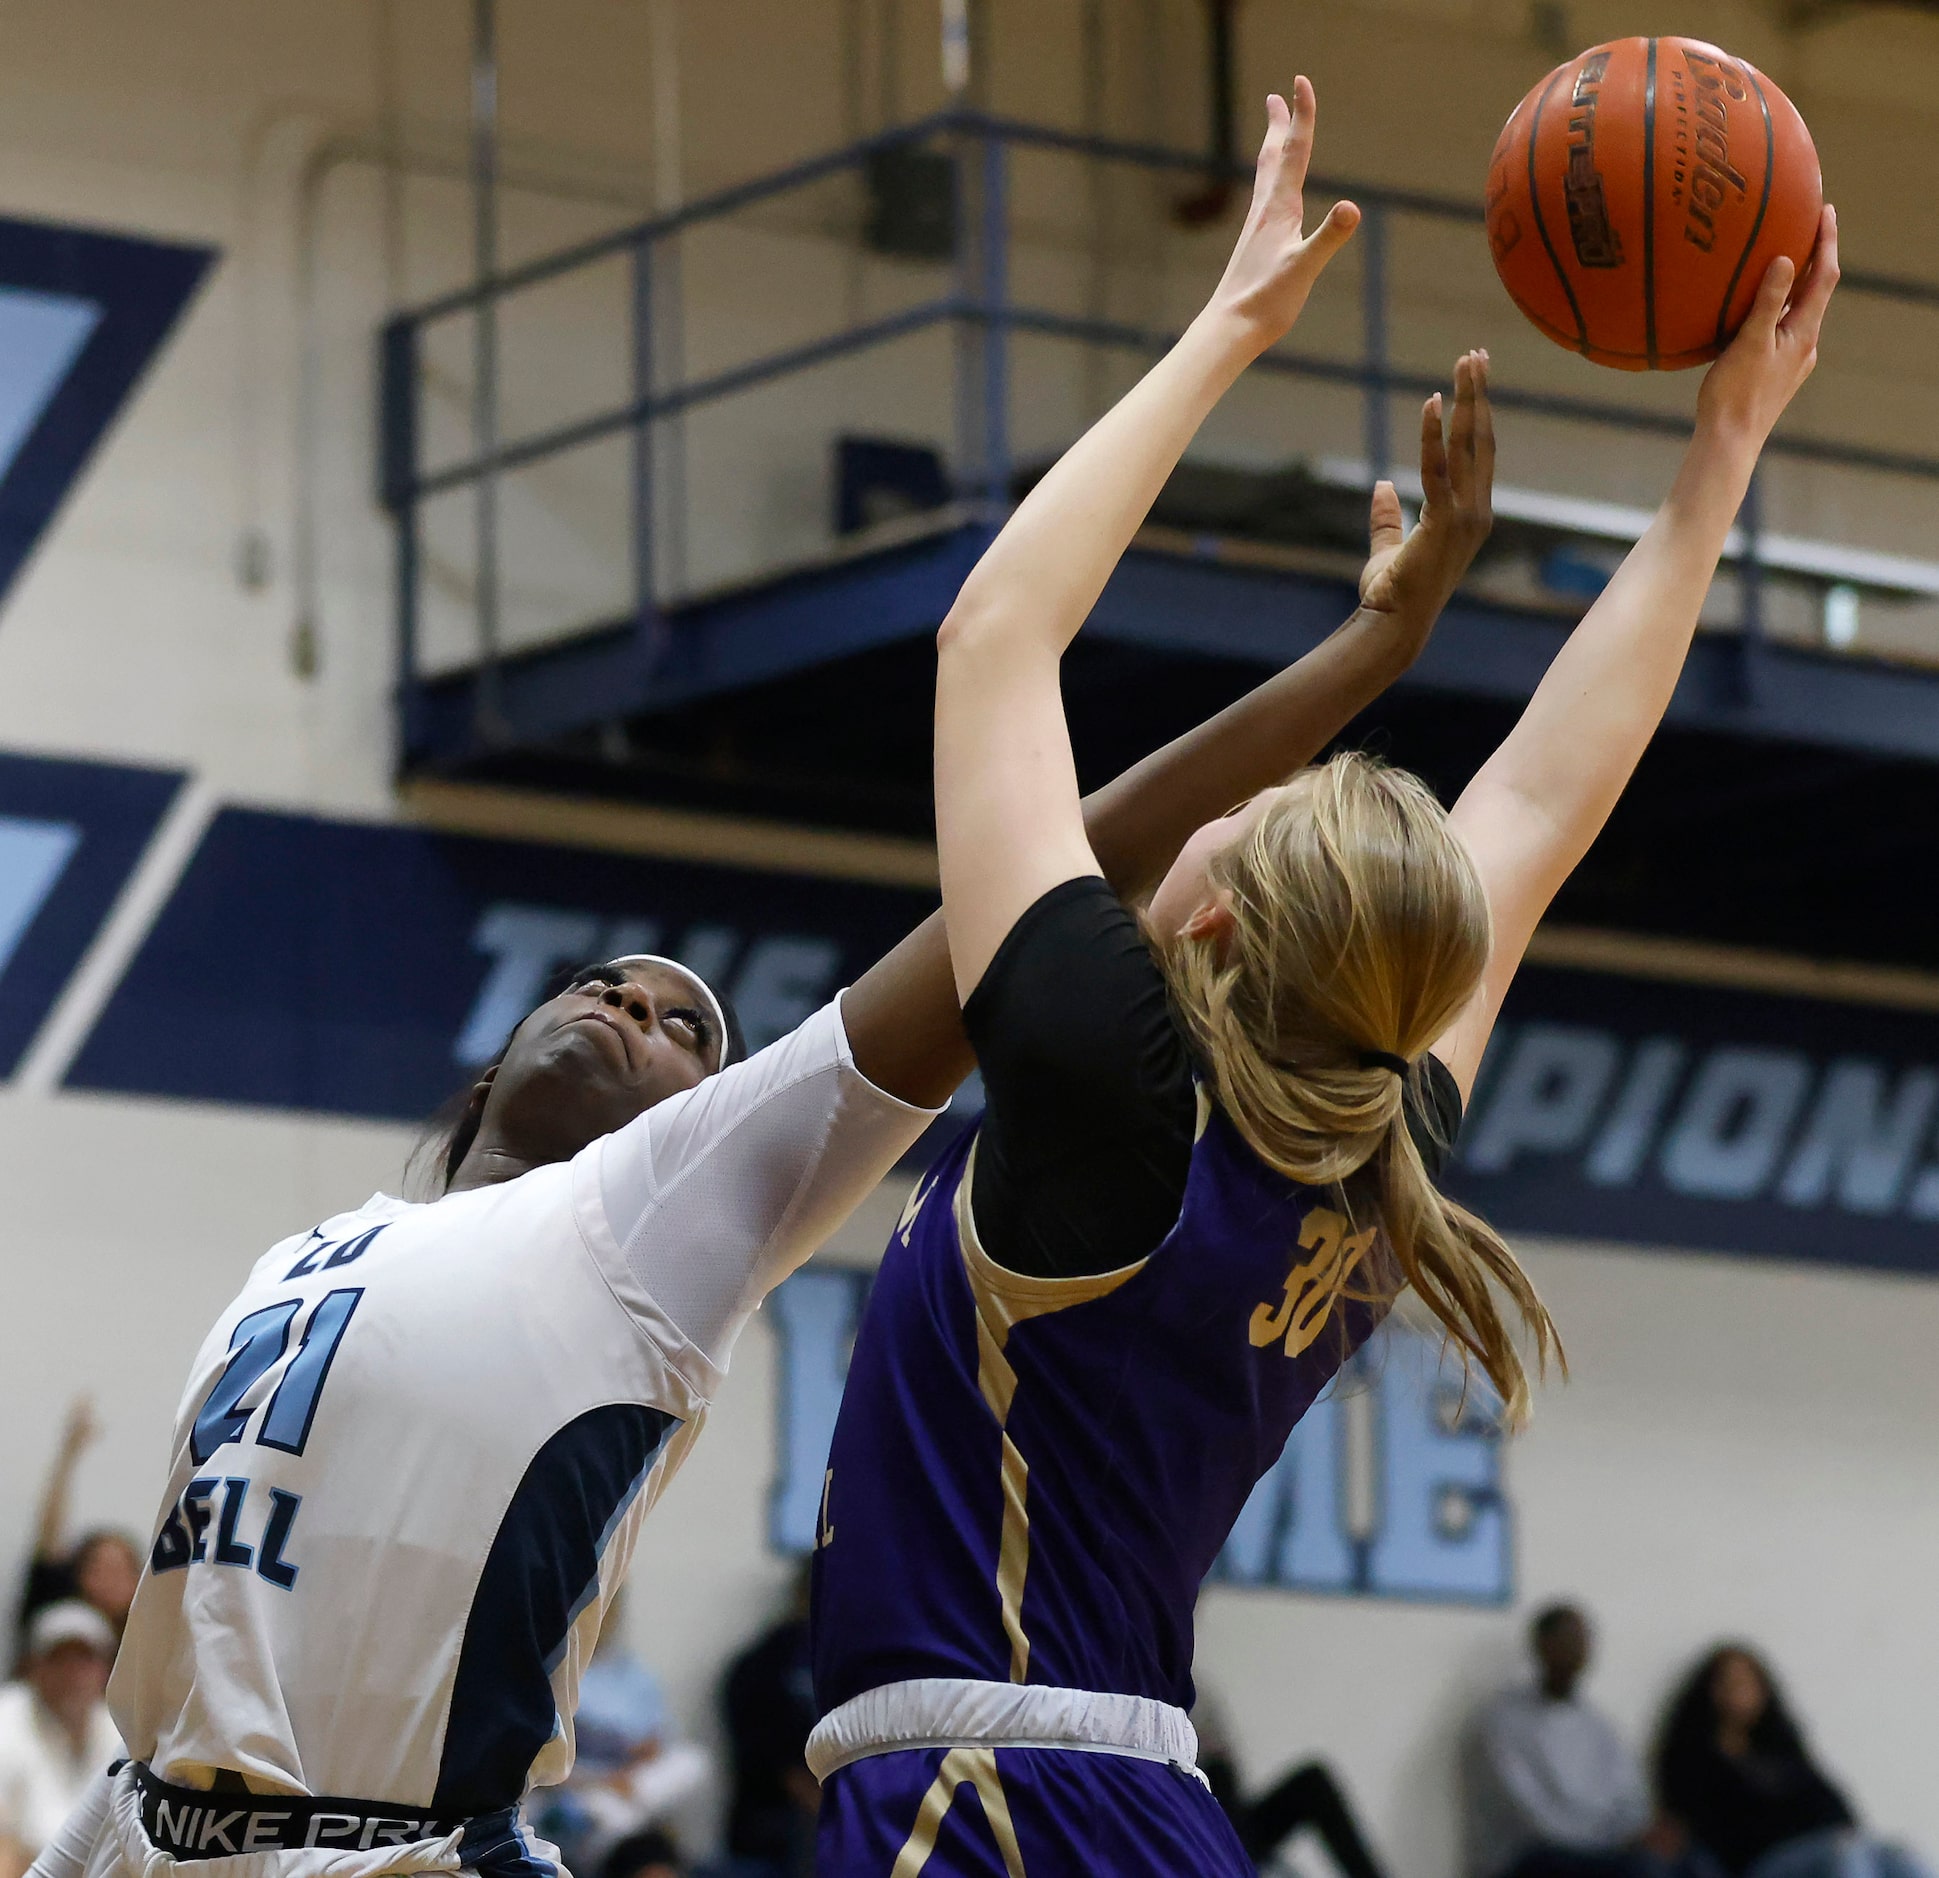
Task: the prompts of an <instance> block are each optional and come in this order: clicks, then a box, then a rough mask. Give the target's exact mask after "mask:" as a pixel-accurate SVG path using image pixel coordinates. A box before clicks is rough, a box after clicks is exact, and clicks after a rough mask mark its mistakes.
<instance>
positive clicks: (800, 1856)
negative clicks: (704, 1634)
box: [722, 1565, 821, 1878]
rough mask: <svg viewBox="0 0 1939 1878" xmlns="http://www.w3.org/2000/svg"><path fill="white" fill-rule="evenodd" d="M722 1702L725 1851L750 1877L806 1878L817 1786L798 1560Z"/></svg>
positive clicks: (730, 1674)
mask: <svg viewBox="0 0 1939 1878" xmlns="http://www.w3.org/2000/svg"><path fill="white" fill-rule="evenodd" d="M722 1708H723V1709H724V1710H725V1719H726V1723H727V1739H728V1744H729V1747H730V1748H731V1750H732V1753H733V1766H734V1790H733V1794H732V1796H731V1798H730V1799H729V1801H728V1807H727V1849H728V1851H729V1852H731V1853H733V1854H734V1855H735V1856H736V1857H738V1858H741V1859H744V1860H746V1861H748V1866H749V1872H750V1878H752V1874H753V1873H755V1872H759V1873H761V1874H762V1875H763V1878H767V1875H768V1874H772V1878H808V1874H810V1873H812V1872H813V1870H814V1867H815V1819H816V1816H817V1814H818V1813H819V1812H820V1810H821V1788H820V1786H819V1785H818V1784H817V1783H816V1780H815V1777H814V1775H813V1774H811V1773H810V1772H809V1771H808V1762H807V1759H806V1758H805V1750H806V1748H807V1745H808V1732H809V1730H810V1729H812V1728H813V1727H814V1725H815V1690H814V1679H813V1677H812V1676H811V1674H810V1673H809V1668H808V1571H807V1567H806V1566H805V1565H804V1566H803V1567H802V1570H801V1573H800V1575H799V1576H798V1577H797V1578H796V1580H795V1585H794V1593H793V1596H792V1597H791V1598H790V1599H789V1603H788V1610H787V1614H786V1615H785V1616H784V1617H783V1618H782V1619H781V1621H780V1622H779V1623H778V1624H776V1625H774V1627H773V1628H772V1629H770V1630H767V1631H765V1632H763V1633H762V1635H761V1636H760V1637H758V1638H756V1640H755V1641H754V1643H753V1644H752V1645H751V1646H750V1647H749V1648H748V1649H747V1650H746V1651H745V1652H744V1653H743V1654H742V1655H740V1656H738V1657H736V1658H735V1659H734V1661H733V1663H732V1664H730V1665H729V1667H728V1671H727V1681H726V1684H725V1687H724V1688H723V1691H722Z"/></svg>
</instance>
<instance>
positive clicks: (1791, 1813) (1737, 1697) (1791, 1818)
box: [1656, 1643, 1927, 1878]
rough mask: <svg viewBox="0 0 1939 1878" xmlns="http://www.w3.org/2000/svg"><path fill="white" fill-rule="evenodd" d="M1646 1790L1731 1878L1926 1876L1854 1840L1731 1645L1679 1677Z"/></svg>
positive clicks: (1746, 1660) (1754, 1667) (1765, 1684)
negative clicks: (1650, 1788) (1651, 1784)
mask: <svg viewBox="0 0 1939 1878" xmlns="http://www.w3.org/2000/svg"><path fill="white" fill-rule="evenodd" d="M1656 1782H1657V1797H1658V1799H1659V1800H1660V1801H1661V1803H1662V1806H1663V1810H1664V1811H1665V1813H1667V1814H1668V1815H1669V1816H1670V1817H1671V1818H1672V1819H1673V1820H1674V1821H1675V1822H1676V1823H1677V1824H1678V1825H1679V1826H1681V1827H1682V1828H1683V1829H1684V1830H1685V1831H1687V1832H1688V1833H1689V1835H1690V1836H1691V1838H1692V1839H1693V1840H1695V1841H1696V1842H1697V1843H1698V1844H1699V1845H1701V1846H1703V1847H1705V1848H1707V1850H1708V1851H1709V1852H1710V1853H1711V1854H1712V1855H1713V1856H1714V1857H1715V1858H1716V1859H1717V1861H1718V1863H1719V1864H1721V1865H1722V1866H1723V1868H1724V1869H1725V1871H1727V1872H1728V1873H1730V1875H1731V1878H1745V1875H1746V1874H1749V1875H1750V1878H1927V1868H1926V1867H1925V1865H1924V1864H1923V1863H1922V1862H1921V1861H1920V1860H1919V1858H1918V1857H1917V1856H1916V1855H1915V1854H1913V1853H1911V1852H1909V1851H1907V1850H1906V1849H1905V1848H1903V1847H1902V1846H1896V1845H1888V1844H1885V1843H1883V1842H1881V1841H1879V1840H1877V1839H1874V1838H1872V1837H1870V1836H1869V1835H1868V1834H1866V1833H1864V1832H1863V1831H1861V1830H1860V1828H1859V1826H1858V1822H1857V1819H1856V1817H1855V1816H1854V1815H1853V1813H1852V1809H1851V1805H1850V1803H1849V1802H1848V1801H1847V1800H1846V1798H1845V1796H1844V1795H1843V1794H1842V1793H1841V1792H1839V1790H1838V1789H1837V1788H1836V1787H1835V1786H1834V1785H1833V1784H1832V1783H1831V1781H1830V1780H1828V1779H1827V1778H1826V1777H1825V1775H1824V1773H1823V1772H1822V1771H1821V1770H1820V1769H1819V1767H1818V1766H1817V1764H1816V1763H1815V1762H1814V1761H1813V1760H1812V1758H1811V1754H1810V1751H1809V1749H1807V1748H1806V1746H1805V1744H1804V1736H1803V1734H1802V1732H1801V1731H1800V1730H1799V1728H1798V1725H1797V1723H1796V1722H1795V1721H1793V1720H1792V1718H1791V1713H1790V1710H1789V1709H1788V1708H1787V1707H1786V1706H1785V1703H1784V1698H1783V1696H1782V1694H1781V1693H1780V1692H1779V1690H1778V1687H1777V1683H1776V1680H1775V1679H1774V1678H1773V1676H1772V1675H1771V1672H1770V1670H1769V1669H1768V1668H1766V1667H1765V1665H1764V1663H1763V1662H1762V1661H1761V1660H1760V1659H1759V1658H1758V1657H1757V1656H1756V1655H1755V1654H1754V1653H1753V1652H1752V1651H1750V1650H1748V1649H1746V1648H1745V1647H1744V1646H1743V1645H1742V1644H1734V1643H1728V1644H1723V1645H1720V1646H1719V1647H1718V1648H1716V1649H1714V1650H1712V1651H1711V1652H1710V1654H1709V1655H1708V1656H1706V1657H1705V1658H1704V1659H1703V1661H1702V1662H1700V1663H1699V1664H1698V1665H1697V1666H1696V1668H1695V1669H1693V1670H1692V1671H1691V1672H1690V1674H1689V1676H1688V1677H1686V1678H1685V1680H1684V1683H1683V1686H1682V1688H1681V1689H1680V1690H1679V1691H1678V1692H1677V1694H1676V1697H1675V1698H1674V1700H1673V1701H1672V1702H1671V1704H1670V1709H1669V1714H1668V1716H1667V1718H1666V1720H1665V1722H1664V1726H1663V1736H1662V1741H1661V1743H1660V1745H1659V1746H1658V1749H1657V1756H1656Z"/></svg>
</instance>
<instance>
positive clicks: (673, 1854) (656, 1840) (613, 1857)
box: [599, 1827, 684, 1878]
mask: <svg viewBox="0 0 1939 1878" xmlns="http://www.w3.org/2000/svg"><path fill="white" fill-rule="evenodd" d="M652 1865H671V1866H672V1867H673V1868H674V1869H675V1870H676V1871H679V1870H682V1869H684V1868H683V1867H682V1866H681V1864H680V1848H679V1847H678V1846H676V1845H675V1844H674V1843H673V1841H672V1840H671V1839H669V1838H668V1837H667V1835H666V1834H665V1833H663V1832H661V1831H659V1830H657V1829H656V1828H653V1827H649V1828H648V1829H647V1830H646V1831H645V1832H635V1833H629V1834H628V1835H627V1836H626V1837H625V1838H624V1839H622V1840H621V1841H620V1842H619V1843H618V1844H617V1845H616V1846H614V1847H613V1849H612V1850H611V1851H610V1852H608V1853H607V1854H606V1862H605V1863H604V1864H603V1865H602V1866H601V1867H600V1868H599V1878H633V1874H634V1873H635V1872H639V1871H643V1870H645V1869H646V1868H647V1867H648V1866H652Z"/></svg>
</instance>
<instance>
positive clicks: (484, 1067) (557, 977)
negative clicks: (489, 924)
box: [404, 959, 747, 1199]
mask: <svg viewBox="0 0 1939 1878" xmlns="http://www.w3.org/2000/svg"><path fill="white" fill-rule="evenodd" d="M609 963H611V961H610V960H607V959H589V960H586V961H584V962H582V963H581V964H578V965H571V966H567V967H564V968H563V969H561V970H559V971H556V972H554V973H553V974H552V976H551V977H550V978H549V979H547V980H546V984H545V989H544V990H543V991H542V992H541V993H540V994H539V1001H538V1004H535V1005H533V1006H532V1011H536V1010H537V1009H538V1008H539V1005H540V1004H549V1003H551V1001H552V1000H553V999H554V998H556V997H557V996H558V995H559V994H560V993H561V992H562V991H567V990H569V989H570V988H571V987H572V986H574V985H576V984H579V983H581V982H582V981H583V980H584V979H586V978H587V977H588V976H589V975H590V974H592V973H594V972H597V971H600V970H602V969H604V967H605V966H606V965H608V964H609ZM682 969H683V970H684V969H685V968H684V967H683V968H682ZM693 975H694V976H695V977H698V976H699V974H698V973H695V974H693ZM701 982H702V983H705V982H706V981H705V980H704V979H703V980H701ZM707 989H708V990H709V991H713V990H714V988H713V986H711V985H708V987H707ZM714 997H715V1000H716V1001H717V1002H718V1003H719V1005H720V1015H721V1019H722V1021H723V1022H724V1023H725V1024H726V1026H727V1035H726V1036H725V1037H724V1038H722V1040H721V1053H720V1062H721V1066H722V1068H725V1067H726V1066H727V1065H728V1064H729V1063H738V1062H739V1061H740V1060H741V1059H742V1058H743V1057H744V1056H746V1055H747V1038H746V1036H745V1034H744V1033H743V1032H742V1030H741V1020H740V1014H739V1012H737V1011H736V1010H735V1009H734V1006H733V1004H732V1003H731V1002H730V1001H729V1000H728V997H727V995H726V993H725V992H721V991H714ZM532 1011H527V1012H526V1013H525V1017H530V1016H531V1015H532ZM525 1017H521V1018H520V1019H519V1023H520V1024H522V1023H524V1021H525ZM512 1029H513V1031H514V1032H516V1031H517V1029H518V1024H514V1025H513V1026H512ZM511 1042H512V1040H511V1038H510V1037H507V1038H506V1039H505V1041H504V1042H503V1043H502V1044H500V1045H499V1047H498V1051H497V1053H496V1054H495V1055H494V1056H493V1057H492V1059H491V1061H490V1062H489V1063H481V1064H480V1065H479V1066H478V1068H477V1070H476V1071H475V1072H474V1073H473V1075H472V1077H471V1080H470V1081H469V1082H467V1083H466V1084H465V1085H464V1087H463V1088H461V1089H456V1090H453V1091H452V1093H451V1094H450V1095H448V1096H447V1097H446V1098H445V1099H444V1101H442V1102H441V1103H439V1105H438V1106H437V1108H436V1109H435V1110H434V1111H433V1112H432V1114H431V1118H430V1119H429V1120H428V1121H427V1122H426V1123H425V1124H424V1133H423V1134H422V1135H421V1136H420V1137H419V1138H418V1143H417V1146H416V1147H414V1148H413V1149H412V1150H411V1153H410V1158H409V1159H408V1160H407V1161H406V1162H405V1163H404V1184H405V1186H406V1187H407V1188H411V1187H415V1188H417V1189H419V1190H420V1191H428V1193H429V1194H430V1196H431V1197H432V1198H434V1199H435V1198H437V1197H438V1196H439V1195H441V1194H446V1193H449V1192H450V1191H451V1183H452V1182H453V1181H454V1180H456V1179H457V1177H458V1169H459V1168H461V1167H462V1166H463V1165H464V1161H465V1156H466V1155H467V1154H469V1153H470V1152H471V1147H472V1143H473V1142H475V1141H476V1140H477V1139H478V1126H479V1124H480V1123H481V1122H482V1121H483V1120H484V1117H485V1104H484V1099H483V1098H482V1097H481V1096H480V1095H479V1093H478V1085H479V1083H480V1082H482V1081H483V1080H484V1078H485V1077H486V1076H487V1075H489V1074H491V1073H492V1072H493V1071H494V1070H496V1069H497V1068H498V1066H499V1065H500V1064H501V1063H502V1062H504V1060H505V1052H506V1051H507V1050H508V1049H510V1048H511Z"/></svg>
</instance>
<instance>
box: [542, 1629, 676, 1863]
mask: <svg viewBox="0 0 1939 1878" xmlns="http://www.w3.org/2000/svg"><path fill="white" fill-rule="evenodd" d="M624 1632H625V1622H624V1603H623V1600H622V1599H621V1598H615V1599H614V1601H613V1603H612V1605H611V1607H610V1608H609V1609H608V1610H607V1612H606V1622H605V1626H604V1628H603V1629H602V1630H601V1631H600V1635H599V1647H598V1648H597V1649H596V1650H595V1651H594V1653H593V1659H592V1661H591V1662H590V1663H588V1664H587V1665H586V1672H585V1675H584V1676H583V1677H582V1678H581V1679H580V1683H579V1708H578V1712H577V1714H576V1715H575V1716H574V1720H573V1738H574V1741H575V1744H576V1747H577V1755H576V1757H575V1759H574V1762H573V1769H572V1777H571V1779H570V1780H568V1781H567V1782H566V1783H565V1784H564V1785H563V1786H561V1787H558V1788H555V1789H554V1790H553V1791H552V1792H551V1793H550V1794H549V1795H547V1797H546V1799H545V1802H544V1804H543V1806H542V1808H541V1809H539V1810H538V1813H537V1822H536V1823H537V1825H538V1828H539V1830H540V1831H541V1832H542V1833H543V1834H544V1835H545V1836H546V1837H547V1838H549V1839H551V1840H552V1841H553V1842H554V1843H555V1844H556V1845H557V1846H558V1847H559V1850H560V1851H561V1853H563V1854H564V1856H565V1862H566V1865H567V1867H568V1869H570V1870H573V1871H576V1872H580V1873H586V1872H594V1871H599V1870H600V1869H601V1868H602V1866H604V1867H607V1868H610V1867H611V1866H612V1864H613V1861H614V1860H615V1859H617V1858H619V1856H620V1854H621V1853H622V1852H625V1853H626V1855H627V1857H629V1858H634V1859H636V1860H637V1866H636V1868H635V1870H637V1871H651V1870H652V1868H653V1866H654V1864H655V1862H656V1861H655V1860H654V1859H652V1858H649V1857H648V1856H647V1854H648V1853H649V1852H652V1851H654V1850H655V1848H657V1847H661V1846H664V1847H666V1848H668V1852H667V1857H666V1858H665V1859H661V1860H659V1861H658V1862H659V1863H668V1864H670V1863H673V1862H675V1861H676V1860H677V1848H676V1847H675V1845H674V1841H673V1839H672V1838H671V1837H670V1835H669V1833H668V1831H667V1826H668V1815H669V1814H671V1813H673V1812H675V1811H676V1810H677V1809H678V1808H679V1807H680V1806H681V1805H682V1804H683V1803H684V1802H686V1801H687V1800H689V1799H691V1798H693V1797H694V1795H695V1794H697V1793H698V1792H699V1791H700V1790H701V1788H703V1787H704V1786H705V1785H706V1783H707V1779H708V1776H709V1774H710V1773H711V1771H712V1765H711V1762H710V1760H709V1757H708V1755H707V1752H706V1750H705V1749H704V1748H700V1747H697V1746H696V1745H695V1744H694V1743H693V1742H691V1741H680V1740H677V1739H675V1738H674V1734H673V1729H672V1725H671V1721H670V1719H669V1717H668V1714H667V1705H666V1697H665V1695H664V1693H663V1692H662V1691H661V1688H660V1682H659V1678H658V1677H657V1676H655V1675H654V1674H653V1672H652V1671H651V1670H650V1669H648V1668H647V1666H646V1665H645V1664H644V1663H642V1662H641V1661H640V1660H639V1658H638V1657H637V1656H635V1655H634V1654H633V1652H632V1651H631V1650H630V1649H629V1648H628V1647H627V1644H626V1641H625V1635H624ZM614 1878H632V1874H631V1873H628V1874H619V1873H615V1874H614ZM656 1878H657V1874H656Z"/></svg>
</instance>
